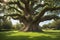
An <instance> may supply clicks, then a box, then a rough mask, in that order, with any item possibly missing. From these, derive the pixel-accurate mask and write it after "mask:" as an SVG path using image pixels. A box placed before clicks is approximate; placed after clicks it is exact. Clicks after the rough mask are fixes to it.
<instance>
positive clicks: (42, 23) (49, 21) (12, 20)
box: [11, 18, 54, 26]
mask: <svg viewBox="0 0 60 40" xmlns="http://www.w3.org/2000/svg"><path fill="white" fill-rule="evenodd" d="M53 21H54V20H53V19H52V20H47V21H44V22H40V23H39V25H40V26H43V25H44V24H48V23H52V22H53ZM11 22H12V24H13V25H16V24H17V23H20V22H19V20H14V19H12V18H11Z"/></svg>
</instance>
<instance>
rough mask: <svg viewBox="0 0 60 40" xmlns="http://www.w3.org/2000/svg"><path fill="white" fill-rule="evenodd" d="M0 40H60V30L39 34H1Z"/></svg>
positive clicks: (14, 32) (16, 32)
mask: <svg viewBox="0 0 60 40" xmlns="http://www.w3.org/2000/svg"><path fill="white" fill-rule="evenodd" d="M0 40H60V30H45V31H44V32H43V33H38V32H18V31H7V32H0Z"/></svg>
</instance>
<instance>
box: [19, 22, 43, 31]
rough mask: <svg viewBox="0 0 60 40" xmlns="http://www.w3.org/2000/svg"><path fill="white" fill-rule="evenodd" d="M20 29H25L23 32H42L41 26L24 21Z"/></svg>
mask: <svg viewBox="0 0 60 40" xmlns="http://www.w3.org/2000/svg"><path fill="white" fill-rule="evenodd" d="M20 31H25V32H29V31H31V32H42V30H41V28H40V27H39V25H38V24H37V23H29V22H28V23H27V22H26V23H24V26H23V27H22V28H21V29H20Z"/></svg>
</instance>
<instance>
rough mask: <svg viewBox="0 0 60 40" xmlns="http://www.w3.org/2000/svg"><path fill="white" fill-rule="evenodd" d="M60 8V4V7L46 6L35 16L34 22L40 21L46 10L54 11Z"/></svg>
mask: <svg viewBox="0 0 60 40" xmlns="http://www.w3.org/2000/svg"><path fill="white" fill-rule="evenodd" d="M59 9H60V6H58V7H55V6H54V7H48V6H45V7H44V9H43V10H42V11H41V12H40V13H39V14H37V16H36V17H35V21H34V22H37V21H40V20H39V19H41V17H42V16H43V15H44V14H45V12H46V11H49V10H50V11H51V10H52V11H53V10H59Z"/></svg>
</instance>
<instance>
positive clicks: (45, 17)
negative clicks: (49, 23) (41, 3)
mask: <svg viewBox="0 0 60 40" xmlns="http://www.w3.org/2000/svg"><path fill="white" fill-rule="evenodd" d="M51 19H60V17H59V16H56V15H47V16H43V17H41V22H42V21H46V20H51Z"/></svg>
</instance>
